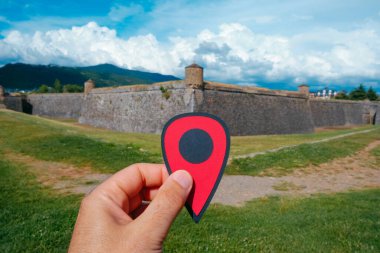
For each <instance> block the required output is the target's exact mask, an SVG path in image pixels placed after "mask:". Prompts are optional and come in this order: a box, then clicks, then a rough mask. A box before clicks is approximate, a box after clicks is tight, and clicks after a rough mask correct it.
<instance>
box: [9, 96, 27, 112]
mask: <svg viewBox="0 0 380 253" xmlns="http://www.w3.org/2000/svg"><path fill="white" fill-rule="evenodd" d="M23 100H25V98H23V97H21V96H15V97H12V96H6V97H4V105H5V107H6V108H7V109H9V110H13V111H17V112H24V110H23Z"/></svg>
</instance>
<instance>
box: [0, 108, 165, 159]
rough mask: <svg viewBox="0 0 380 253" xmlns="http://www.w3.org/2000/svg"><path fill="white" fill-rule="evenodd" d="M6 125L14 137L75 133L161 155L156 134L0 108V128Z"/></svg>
mask: <svg viewBox="0 0 380 253" xmlns="http://www.w3.org/2000/svg"><path fill="white" fill-rule="evenodd" d="M7 126H11V127H12V126H13V127H15V129H14V130H15V131H14V133H13V134H12V136H14V137H22V136H23V135H26V134H29V133H32V134H33V136H36V134H37V132H39V133H38V134H40V135H42V136H43V135H48V134H57V133H58V134H75V135H81V136H85V137H88V138H91V139H96V140H99V141H103V142H109V143H113V144H121V145H128V144H130V143H133V144H135V145H136V146H139V147H140V148H142V149H144V150H146V151H148V152H150V153H152V154H157V155H158V156H160V155H161V142H160V141H161V139H160V136H159V135H157V134H142V133H121V132H114V131H110V130H106V129H102V128H96V127H91V126H87V125H80V124H78V123H76V122H75V121H73V120H66V119H65V120H62V119H59V120H53V119H48V118H42V117H36V116H31V115H27V114H23V113H18V112H14V111H9V110H0V128H1V129H2V128H3V127H7ZM16 130H17V132H16ZM0 134H1V133H0Z"/></svg>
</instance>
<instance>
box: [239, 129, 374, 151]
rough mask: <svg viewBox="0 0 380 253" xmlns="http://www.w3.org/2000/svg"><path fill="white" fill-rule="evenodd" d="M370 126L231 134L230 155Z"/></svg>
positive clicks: (308, 140) (313, 139) (328, 136)
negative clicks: (266, 133) (282, 133)
mask: <svg viewBox="0 0 380 253" xmlns="http://www.w3.org/2000/svg"><path fill="white" fill-rule="evenodd" d="M371 128H372V126H360V127H354V128H349V129H339V128H337V129H330V130H322V131H318V132H316V133H313V134H285V135H255V136H233V137H232V138H231V156H232V157H234V156H237V155H244V154H250V153H255V152H260V151H265V150H269V149H275V148H279V147H283V146H291V145H298V144H302V143H305V142H311V141H318V140H322V139H325V138H330V137H335V136H338V135H342V134H348V133H354V132H358V131H363V130H367V129H371Z"/></svg>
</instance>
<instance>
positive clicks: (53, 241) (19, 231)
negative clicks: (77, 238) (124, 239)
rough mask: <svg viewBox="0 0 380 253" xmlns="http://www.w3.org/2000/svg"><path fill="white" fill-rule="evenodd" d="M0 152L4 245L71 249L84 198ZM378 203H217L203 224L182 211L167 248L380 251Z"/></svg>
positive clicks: (0, 243)
mask: <svg viewBox="0 0 380 253" xmlns="http://www.w3.org/2000/svg"><path fill="white" fill-rule="evenodd" d="M0 158H1V160H2V162H1V163H0V189H1V194H0V203H1V206H0V252H65V251H66V250H67V247H68V244H69V241H70V237H71V232H72V229H73V226H74V223H75V218H76V215H77V211H78V208H79V205H80V199H81V197H80V196H78V195H60V194H57V193H54V192H53V191H52V190H50V189H49V188H46V187H42V186H41V185H40V184H39V183H38V182H37V181H36V179H35V177H34V175H33V174H31V173H30V172H29V171H28V170H27V168H26V167H25V166H23V165H18V164H14V163H10V162H8V161H6V160H4V158H3V157H0ZM379 206H380V190H366V191H361V192H350V193H341V194H334V195H317V196H313V197H310V198H278V197H273V198H266V199H260V200H255V201H252V202H250V203H248V204H247V205H246V206H244V207H241V208H234V207H225V206H220V205H211V206H210V208H209V209H208V211H207V213H206V214H205V216H204V218H203V219H202V221H201V222H200V224H194V223H193V221H192V220H191V218H190V216H189V215H188V214H187V212H186V211H183V212H182V213H181V214H180V216H179V217H178V219H177V220H176V221H175V223H174V225H173V227H172V229H171V231H170V233H169V236H168V238H167V240H166V242H165V251H166V252H205V251H208V252H379V251H380V223H379V220H380V212H379V209H378V207H379Z"/></svg>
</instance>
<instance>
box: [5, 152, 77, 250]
mask: <svg viewBox="0 0 380 253" xmlns="http://www.w3.org/2000/svg"><path fill="white" fill-rule="evenodd" d="M0 159H1V163H0V189H1V193H0V203H1V205H0V252H66V251H67V246H68V242H69V240H70V238H71V231H72V229H73V226H74V223H75V219H76V215H77V212H78V207H79V203H80V198H79V196H61V195H56V194H53V193H52V192H51V191H50V190H49V189H46V188H42V187H41V186H40V185H39V184H38V183H37V182H36V181H35V178H34V176H33V175H32V174H31V173H30V172H28V171H27V170H26V168H25V167H24V166H21V165H15V164H12V163H10V162H7V161H5V160H4V158H3V157H1V156H0Z"/></svg>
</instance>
